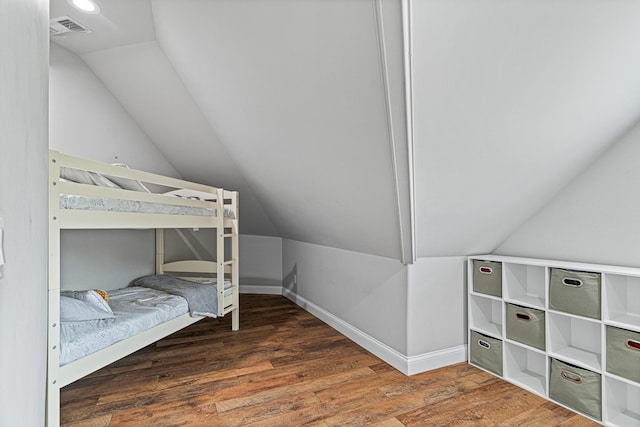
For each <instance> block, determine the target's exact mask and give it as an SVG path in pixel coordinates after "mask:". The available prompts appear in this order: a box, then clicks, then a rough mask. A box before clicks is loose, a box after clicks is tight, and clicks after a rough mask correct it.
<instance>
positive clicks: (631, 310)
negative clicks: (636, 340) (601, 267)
mask: <svg viewBox="0 0 640 427" xmlns="http://www.w3.org/2000/svg"><path fill="white" fill-rule="evenodd" d="M604 281H605V301H606V302H605V310H604V312H605V320H607V321H609V322H610V323H615V324H617V325H618V326H621V327H626V328H628V329H635V330H638V331H640V277H634V276H623V275H618V274H605V277H604Z"/></svg>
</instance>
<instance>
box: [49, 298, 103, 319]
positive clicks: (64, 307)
mask: <svg viewBox="0 0 640 427" xmlns="http://www.w3.org/2000/svg"><path fill="white" fill-rule="evenodd" d="M98 296H99V295H98ZM100 298H101V299H102V297H100ZM103 301H104V300H103ZM105 305H106V306H107V310H105V309H104V308H103V307H100V306H97V305H94V304H92V303H90V302H87V301H83V300H79V299H76V298H71V297H67V296H64V295H60V321H61V322H84V321H85V320H99V319H112V318H114V317H115V315H114V314H113V311H111V308H109V305H108V304H106V302H105Z"/></svg>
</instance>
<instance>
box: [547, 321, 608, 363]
mask: <svg viewBox="0 0 640 427" xmlns="http://www.w3.org/2000/svg"><path fill="white" fill-rule="evenodd" d="M547 319H548V324H547V326H548V328H549V342H548V344H549V354H550V355H552V356H553V357H556V358H558V359H562V360H565V361H567V362H569V363H573V364H576V365H578V366H583V367H585V368H587V369H590V370H592V371H595V372H602V326H601V324H600V322H597V321H589V320H585V319H583V318H578V317H574V316H570V315H564V314H559V313H554V312H548V313H547Z"/></svg>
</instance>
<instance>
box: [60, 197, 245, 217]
mask: <svg viewBox="0 0 640 427" xmlns="http://www.w3.org/2000/svg"><path fill="white" fill-rule="evenodd" d="M60 209H71V210H88V211H109V212H134V213H154V214H164V215H191V216H217V215H218V212H217V210H216V209H215V208H200V207H194V206H177V205H167V204H163V203H151V202H143V201H139V200H123V199H110V198H104V197H93V196H81V195H75V194H61V195H60ZM224 216H225V218H233V217H234V212H233V210H232V209H230V208H226V207H225V209H224Z"/></svg>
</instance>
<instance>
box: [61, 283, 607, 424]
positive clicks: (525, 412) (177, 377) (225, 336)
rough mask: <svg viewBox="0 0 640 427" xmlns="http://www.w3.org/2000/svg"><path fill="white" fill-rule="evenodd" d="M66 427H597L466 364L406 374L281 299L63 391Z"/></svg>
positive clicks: (255, 298) (264, 301) (253, 303)
mask: <svg viewBox="0 0 640 427" xmlns="http://www.w3.org/2000/svg"><path fill="white" fill-rule="evenodd" d="M61 399H62V405H61V413H62V416H61V421H62V424H63V425H65V426H73V427H77V426H92V427H98V426H183V425H189V426H192V425H193V426H236V425H254V426H301V425H308V426H377V427H395V426H465V425H474V426H479V425H483V426H560V425H561V426H592V425H597V424H595V423H593V422H591V421H589V420H587V419H586V418H584V417H581V416H579V415H576V414H574V413H573V412H571V411H568V410H566V409H564V408H562V407H560V406H558V405H555V404H553V403H551V402H548V401H546V400H545V399H542V398H540V397H538V396H536V395H534V394H531V393H529V392H527V391H524V390H522V389H520V388H518V387H515V386H513V385H511V384H509V383H507V382H505V381H502V380H500V379H498V378H496V377H494V376H492V375H489V374H487V373H485V372H484V371H481V370H479V369H476V368H474V367H472V366H470V365H468V364H466V363H461V364H457V365H453V366H449V367H446V368H442V369H437V370H434V371H430V372H426V373H423V374H419V375H414V376H411V377H407V376H405V375H403V374H401V373H400V372H398V371H396V370H395V369H393V368H392V367H390V366H389V365H387V364H386V363H384V362H382V361H381V360H380V359H378V358H377V357H375V356H373V355H371V354H370V353H368V352H367V351H365V350H363V349H362V348H361V347H359V346H358V345H356V344H354V343H353V342H351V341H350V340H349V339H347V338H345V337H344V336H342V335H341V334H340V333H338V332H336V331H335V330H334V329H332V328H331V327H329V326H327V325H325V324H324V323H323V322H321V321H319V320H318V319H316V318H315V317H313V316H312V315H310V314H308V313H307V312H305V311H303V310H302V309H301V308H299V307H297V306H296V305H294V304H293V303H291V302H290V301H289V300H287V299H285V298H284V297H281V296H267V295H241V314H240V331H237V332H232V331H231V319H230V316H227V318H224V319H207V320H203V321H200V322H198V323H196V324H194V325H192V326H190V327H188V328H185V329H184V330H182V331H180V332H178V333H176V334H174V335H171V336H170V337H167V338H165V339H163V340H161V341H159V342H157V343H155V344H154V345H151V346H149V347H146V348H144V349H142V350H140V351H138V352H136V353H134V354H132V355H130V356H128V357H126V358H124V359H122V360H120V361H118V362H116V363H113V364H112V365H110V366H108V367H106V368H104V369H101V370H100V371H98V372H95V373H93V374H91V375H89V376H87V377H85V378H83V379H81V380H79V381H76V382H75V383H73V384H70V385H68V386H67V387H65V388H63V389H62V393H61Z"/></svg>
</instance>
